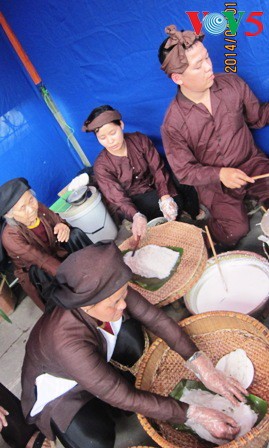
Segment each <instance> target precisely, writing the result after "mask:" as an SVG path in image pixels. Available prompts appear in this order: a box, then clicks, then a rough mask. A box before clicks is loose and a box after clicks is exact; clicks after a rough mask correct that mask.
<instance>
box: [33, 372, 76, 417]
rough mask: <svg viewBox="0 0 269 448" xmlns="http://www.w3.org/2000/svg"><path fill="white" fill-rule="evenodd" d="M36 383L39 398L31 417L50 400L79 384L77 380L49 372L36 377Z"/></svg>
mask: <svg viewBox="0 0 269 448" xmlns="http://www.w3.org/2000/svg"><path fill="white" fill-rule="evenodd" d="M35 383H36V388H37V400H36V402H35V404H34V406H33V407H32V410H31V412H30V416H31V417H34V416H35V415H36V414H38V413H39V412H41V411H42V409H43V408H44V407H45V406H46V404H48V403H49V402H50V401H52V400H55V398H58V397H60V396H61V395H63V394H65V393H66V392H68V391H69V390H71V389H73V387H75V386H76V385H77V382H76V381H73V380H67V379H65V378H58V377H56V376H53V375H50V374H49V373H43V374H42V375H39V376H38V377H37V378H36V381H35Z"/></svg>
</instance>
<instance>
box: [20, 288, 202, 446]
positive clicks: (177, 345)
mask: <svg viewBox="0 0 269 448" xmlns="http://www.w3.org/2000/svg"><path fill="white" fill-rule="evenodd" d="M126 304H127V312H128V314H129V316H131V317H133V318H134V319H136V320H138V321H139V322H141V324H142V325H144V326H145V327H146V328H148V329H149V330H150V331H152V332H153V333H154V334H156V335H157V336H159V337H162V338H163V340H164V341H165V342H166V343H167V344H168V345H169V346H170V347H171V348H172V349H173V350H174V351H175V352H177V353H179V354H180V355H181V356H182V357H183V358H184V359H188V358H189V357H190V356H192V355H193V354H194V353H195V352H196V351H197V350H198V348H197V346H196V345H195V344H194V342H192V340H191V339H190V338H189V336H188V335H187V334H186V333H185V332H184V330H183V329H182V328H180V327H179V326H178V324H177V323H176V322H174V321H173V320H172V319H171V318H170V317H168V316H167V315H166V314H165V313H164V312H163V311H162V310H160V309H158V308H156V307H155V306H153V305H151V304H150V303H149V302H148V301H147V300H146V299H144V297H142V296H141V295H140V294H139V293H138V292H137V291H134V290H133V289H132V288H130V287H129V288H128V295H127V298H126ZM97 326H98V322H97V321H96V320H95V319H93V318H92V317H90V316H88V315H87V314H86V313H84V311H82V310H81V309H77V310H64V309H63V308H59V307H56V308H55V309H54V310H53V311H52V313H51V314H48V313H45V314H44V315H43V316H42V317H41V318H40V319H39V320H38V322H37V323H36V325H35V326H34V328H33V330H32V332H31V334H30V337H29V341H28V343H27V346H26V355H25V359H24V363H23V368H22V408H23V412H24V415H25V417H27V420H28V422H29V423H36V425H37V426H38V427H39V429H40V430H41V431H42V432H43V433H44V434H45V435H46V436H48V437H50V438H51V439H52V438H53V434H52V431H51V426H50V423H51V419H53V420H54V421H55V423H56V424H57V426H58V427H59V428H60V430H61V431H63V432H64V431H65V430H66V428H67V427H68V425H69V424H70V422H71V420H72V418H73V417H74V415H75V414H76V413H77V412H78V411H79V409H80V408H81V407H82V406H84V404H85V403H87V402H88V401H89V400H91V399H92V398H93V397H94V396H95V397H98V398H99V399H100V400H103V401H105V402H106V403H109V404H110V405H112V406H114V407H118V408H120V409H124V410H129V411H133V412H138V413H140V414H143V415H145V416H147V417H151V418H157V419H159V420H164V421H167V420H169V421H171V422H173V423H183V422H184V421H185V420H186V415H185V411H183V409H182V408H181V407H180V405H179V404H178V402H177V401H175V400H174V399H173V398H171V397H162V396H160V395H156V394H153V393H150V392H146V391H143V390H138V389H136V388H135V387H134V386H133V385H132V384H131V383H130V382H129V381H127V380H126V379H125V378H124V377H123V376H122V375H121V374H120V372H119V371H118V370H117V369H115V368H114V367H112V366H111V365H110V364H109V363H107V362H106V351H107V345H106V340H105V338H104V337H103V336H102V334H101V333H100V332H99V331H98V329H97ZM126 350H128V348H126ZM43 373H49V374H50V375H53V376H56V377H58V378H65V379H70V380H74V381H76V382H77V383H78V384H77V386H75V387H74V388H73V389H71V390H70V391H68V392H66V393H65V394H63V395H61V396H60V397H58V398H56V399H54V400H53V401H51V402H49V403H48V404H46V406H45V407H44V408H43V410H42V411H41V412H40V413H39V414H37V415H35V416H34V417H30V416H29V414H30V411H31V409H32V407H33V405H34V403H35V401H36V395H35V381H36V378H37V377H38V376H39V375H41V374H43ZM104 424H105V423H104Z"/></svg>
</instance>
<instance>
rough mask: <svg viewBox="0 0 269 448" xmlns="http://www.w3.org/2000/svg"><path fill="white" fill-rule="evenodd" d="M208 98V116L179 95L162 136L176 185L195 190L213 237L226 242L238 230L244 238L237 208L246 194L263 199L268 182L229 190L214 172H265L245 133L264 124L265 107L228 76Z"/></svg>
mask: <svg viewBox="0 0 269 448" xmlns="http://www.w3.org/2000/svg"><path fill="white" fill-rule="evenodd" d="M210 94H211V106H212V115H211V114H210V112H209V111H208V109H207V108H206V107H205V106H204V105H203V104H196V103H194V102H192V101H191V100H189V99H187V98H186V97H185V96H184V95H183V94H182V93H181V91H180V90H179V91H178V94H177V96H176V98H175V99H174V100H173V101H172V103H171V104H170V106H169V108H168V110H167V113H166V115H165V119H164V122H163V125H162V137H163V144H164V148H165V152H166V155H167V159H168V161H169V163H170V165H171V168H172V170H173V172H174V174H175V175H176V177H177V178H178V180H179V181H180V182H181V183H183V184H189V185H194V186H195V187H196V189H197V192H198V194H199V199H200V202H202V203H203V204H204V205H206V206H207V207H208V208H209V210H210V212H211V214H212V218H213V220H211V227H212V230H213V233H215V235H217V237H218V239H219V240H220V241H222V242H226V243H228V242H229V241H231V242H233V240H236V238H237V237H238V236H239V234H240V226H243V228H241V231H243V233H244V232H245V231H247V229H248V226H246V222H247V216H246V213H245V211H244V208H243V207H242V201H243V198H244V196H245V194H246V193H248V194H249V195H252V196H254V197H257V198H259V199H260V200H265V199H267V198H268V197H269V181H268V179H264V180H261V181H258V182H256V183H255V184H254V185H252V184H248V185H247V186H246V187H243V188H240V189H235V190H232V189H228V188H226V187H224V186H223V185H222V184H221V182H220V179H219V172H220V169H221V168H222V167H233V168H238V169H241V170H242V171H244V172H245V173H246V174H247V175H249V176H254V175H258V174H263V173H267V172H269V161H268V158H267V157H266V155H265V154H264V153H263V152H261V151H260V150H259V149H258V148H257V146H256V145H255V143H254V140H253V137H252V134H251V132H250V130H249V127H251V128H256V129H257V128H261V127H263V126H265V125H266V124H267V123H268V122H269V103H265V104H260V103H259V101H258V99H257V98H256V97H255V95H254V94H253V92H252V91H251V90H250V88H249V87H248V86H247V84H246V83H245V82H244V81H243V80H242V79H241V78H239V77H238V76H237V75H232V74H229V75H228V74H217V75H216V77H215V82H214V84H213V86H212V87H211V89H210ZM233 217H235V219H234V220H233ZM214 218H217V220H215V221H214ZM222 219H223V221H222V222H221V220H222ZM216 221H217V222H216ZM236 233H238V235H236ZM230 234H232V235H230ZM241 236H242V235H241Z"/></svg>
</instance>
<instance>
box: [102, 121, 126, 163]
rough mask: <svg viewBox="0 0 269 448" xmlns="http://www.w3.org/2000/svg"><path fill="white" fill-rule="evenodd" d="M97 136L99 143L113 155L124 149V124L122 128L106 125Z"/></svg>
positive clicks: (116, 125)
mask: <svg viewBox="0 0 269 448" xmlns="http://www.w3.org/2000/svg"><path fill="white" fill-rule="evenodd" d="M95 135H96V137H97V140H98V142H99V143H100V144H101V145H102V146H104V147H105V148H106V149H107V150H108V151H109V152H111V153H112V154H115V155H117V153H118V152H119V151H120V150H121V149H122V147H123V144H124V134H123V123H122V122H121V125H120V126H119V125H118V124H115V123H108V124H104V126H102V127H101V128H100V129H99V131H98V132H96V134H95Z"/></svg>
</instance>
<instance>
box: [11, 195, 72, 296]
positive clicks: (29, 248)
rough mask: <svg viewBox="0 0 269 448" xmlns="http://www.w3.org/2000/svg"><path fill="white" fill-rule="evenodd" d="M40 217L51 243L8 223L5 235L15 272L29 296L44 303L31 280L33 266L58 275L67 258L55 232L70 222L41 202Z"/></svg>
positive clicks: (23, 226) (19, 226)
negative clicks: (63, 260)
mask: <svg viewBox="0 0 269 448" xmlns="http://www.w3.org/2000/svg"><path fill="white" fill-rule="evenodd" d="M38 217H39V219H40V221H41V222H42V224H43V225H44V227H45V230H46V233H47V236H48V241H49V242H48V244H45V243H44V241H42V239H41V238H39V237H38V235H37V234H35V233H34V232H33V231H31V230H30V229H28V228H27V227H26V226H25V225H23V224H20V223H18V225H16V226H11V225H9V224H7V225H6V227H5V228H4V231H3V235H2V243H3V246H4V248H5V249H6V251H7V254H8V256H9V257H10V259H11V261H12V263H13V264H14V268H15V270H14V273H15V275H16V276H17V277H18V279H19V282H20V284H21V286H22V288H23V289H24V291H25V292H26V294H28V295H29V296H30V297H31V298H32V299H33V300H34V302H35V303H40V297H39V295H38V293H37V290H36V288H35V287H34V286H33V285H32V283H31V282H30V280H29V275H28V271H29V269H30V266H31V265H32V264H35V265H37V266H38V267H39V268H42V269H44V271H46V272H48V273H49V274H51V275H55V274H56V271H57V268H58V266H59V265H60V263H61V260H62V259H63V258H64V257H65V256H66V255H67V252H66V251H65V250H64V249H63V248H62V247H61V246H60V244H59V242H58V241H57V235H54V233H53V229H54V227H55V226H56V224H58V223H61V222H62V223H64V224H66V222H65V221H64V220H62V219H61V218H60V216H59V215H57V214H56V213H54V212H53V211H51V210H49V209H48V208H47V207H46V206H45V205H43V204H41V203H40V202H39V203H38Z"/></svg>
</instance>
